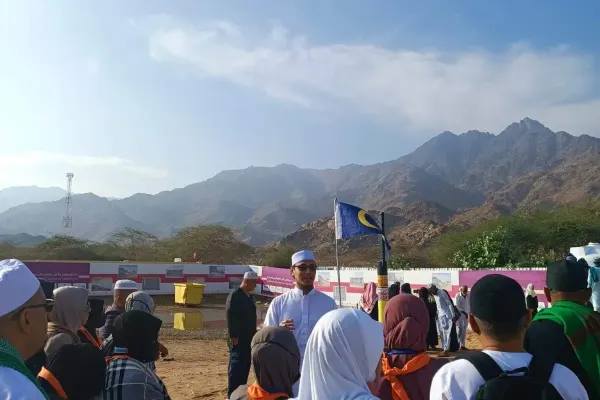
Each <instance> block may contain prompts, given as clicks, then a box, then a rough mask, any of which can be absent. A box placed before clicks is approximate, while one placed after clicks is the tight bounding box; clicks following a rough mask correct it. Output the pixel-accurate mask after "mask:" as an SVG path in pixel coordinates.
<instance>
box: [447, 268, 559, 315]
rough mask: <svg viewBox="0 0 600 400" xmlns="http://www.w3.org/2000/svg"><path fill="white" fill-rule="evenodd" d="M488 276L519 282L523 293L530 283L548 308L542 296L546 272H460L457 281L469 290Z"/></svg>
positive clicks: (541, 301)
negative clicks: (503, 277) (501, 276)
mask: <svg viewBox="0 0 600 400" xmlns="http://www.w3.org/2000/svg"><path fill="white" fill-rule="evenodd" d="M489 274H500V275H504V276H508V277H509V278H512V279H514V280H515V281H517V282H519V284H520V285H521V287H522V288H523V291H525V288H527V285H528V284H530V283H532V284H533V287H534V288H535V291H536V293H537V295H538V300H539V302H540V303H544V305H545V306H546V307H547V306H548V301H547V299H546V295H545V294H544V292H543V290H544V286H545V285H546V271H543V270H542V271H494V270H481V271H460V272H459V273H458V280H459V282H460V285H461V286H463V285H467V286H469V288H471V287H472V286H473V284H474V283H475V282H477V281H478V280H479V279H481V278H482V277H484V276H485V275H489Z"/></svg>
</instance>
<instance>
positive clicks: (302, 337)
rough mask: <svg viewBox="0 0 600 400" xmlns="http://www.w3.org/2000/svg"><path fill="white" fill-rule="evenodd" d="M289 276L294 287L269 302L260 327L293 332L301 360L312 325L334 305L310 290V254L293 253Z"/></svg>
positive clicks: (314, 266) (314, 272) (312, 262)
mask: <svg viewBox="0 0 600 400" xmlns="http://www.w3.org/2000/svg"><path fill="white" fill-rule="evenodd" d="M290 273H291V274H292V277H293V278H294V284H295V286H296V287H295V288H294V289H292V290H290V291H289V292H287V293H284V294H282V295H281V296H278V297H276V298H274V299H273V301H272V302H271V305H269V310H268V311H267V315H266V317H265V323H264V326H282V327H284V328H287V329H289V330H290V331H292V332H294V336H295V337H296V341H297V342H298V347H299V348H300V357H301V360H302V359H303V358H304V350H305V349H306V343H307V342H308V337H309V336H310V334H311V332H312V330H313V328H314V327H315V324H316V323H317V321H319V319H320V318H321V317H322V316H323V315H325V314H327V313H328V312H329V311H331V310H334V309H335V308H336V305H335V300H334V299H333V298H332V297H329V296H328V295H326V294H324V293H321V292H319V291H318V290H317V289H315V288H314V284H315V277H316V275H317V263H316V261H315V255H314V254H313V252H312V251H308V250H302V251H299V252H297V253H295V254H294V255H293V256H292V267H291V268H290ZM297 387H298V382H296V384H295V385H294V393H297Z"/></svg>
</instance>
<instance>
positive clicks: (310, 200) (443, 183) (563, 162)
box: [0, 118, 600, 248]
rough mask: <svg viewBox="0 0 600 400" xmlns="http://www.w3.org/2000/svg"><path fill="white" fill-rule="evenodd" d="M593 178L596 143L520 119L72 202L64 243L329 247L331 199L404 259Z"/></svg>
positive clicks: (33, 216) (544, 203)
mask: <svg viewBox="0 0 600 400" xmlns="http://www.w3.org/2000/svg"><path fill="white" fill-rule="evenodd" d="M599 169H600V139H598V138H594V137H591V136H586V135H582V136H578V137H575V136H572V135H570V134H568V133H566V132H556V133H555V132H552V131H551V130H550V129H548V128H546V127H545V126H543V125H542V124H541V123H539V122H537V121H534V120H531V119H528V118H526V119H524V120H522V121H520V122H518V123H513V124H511V125H509V126H508V127H507V128H506V129H505V130H504V131H503V132H501V133H499V134H498V135H494V134H491V133H486V132H479V131H469V132H466V133H463V134H460V135H455V134H453V133H451V132H443V133H441V134H440V135H438V136H436V137H435V138H433V139H431V140H430V141H428V142H427V143H425V144H424V145H423V146H421V147H419V148H418V149H417V150H415V151H414V152H413V153H411V154H408V155H406V156H403V157H401V158H399V159H397V160H394V161H389V162H385V163H380V164H375V165H368V166H360V165H348V166H344V167H341V168H338V169H328V170H313V169H301V168H297V167H295V166H293V165H279V166H276V167H272V168H265V167H251V168H247V169H244V170H236V171H224V172H222V173H220V174H218V175H216V176H215V177H213V178H211V179H209V180H207V181H204V182H200V183H195V184H192V185H189V186H186V187H184V188H181V189H175V190H172V191H167V192H162V193H159V194H157V195H154V196H151V195H147V194H136V195H134V196H131V197H128V198H125V199H119V200H110V201H109V200H108V199H105V198H101V197H98V196H95V195H93V194H86V195H78V196H75V197H74V199H73V221H74V223H73V234H74V235H76V236H80V237H84V238H87V239H92V240H103V239H105V238H106V237H108V236H109V235H110V234H111V233H113V232H115V231H118V230H120V229H121V228H123V227H125V226H129V227H133V228H137V229H141V230H144V231H148V232H151V233H153V234H156V235H158V236H160V237H164V236H168V235H172V234H173V233H175V232H177V231H178V230H180V229H181V228H183V227H186V226H190V225H199V224H202V225H206V224H222V225H225V226H229V227H233V228H236V229H237V232H238V235H239V236H240V237H241V238H242V239H244V240H245V241H247V242H248V243H250V244H253V245H262V244H265V243H269V242H276V241H279V240H282V241H283V243H289V244H293V245H294V246H307V247H313V248H314V247H323V246H325V247H327V246H328V245H329V244H332V243H333V228H332V227H331V226H330V225H331V221H330V217H331V215H332V214H333V199H334V198H336V197H337V198H338V199H339V200H340V201H345V202H348V203H352V204H357V205H360V206H362V207H363V208H366V209H370V210H383V211H385V212H386V213H387V214H388V215H390V217H389V220H390V222H389V223H388V228H389V230H390V240H393V241H394V242H395V243H396V244H395V245H396V246H409V247H410V246H415V245H418V244H423V243H426V242H427V241H428V240H430V239H431V238H433V237H435V236H436V235H438V234H439V233H440V232H443V231H444V230H445V229H448V228H456V227H461V226H468V225H470V224H473V223H475V222H477V221H480V220H483V219H486V218H492V217H494V216H497V215H502V214H505V213H510V212H513V211H514V210H517V209H519V208H523V207H550V206H552V205H554V204H559V203H570V202H579V201H582V200H583V199H585V198H589V197H596V196H598V194H599V193H600V182H599V179H600V178H598V177H599V174H598V172H600V171H598V170H599ZM63 210H64V204H63V202H62V201H60V200H59V201H54V202H46V203H39V204H24V205H21V206H17V207H14V208H12V209H10V210H8V211H5V212H4V213H2V214H0V234H1V233H5V234H15V233H28V234H31V235H45V236H47V235H49V234H52V233H53V232H54V231H56V230H59V229H60V221H61V217H62V213H63ZM392 216H394V217H392ZM392 219H393V220H394V222H393V223H392V222H391V221H392ZM369 240H371V239H368V238H367V239H361V240H357V241H355V242H352V243H350V244H348V246H350V247H353V246H354V247H356V246H358V248H360V246H362V245H363V244H368V243H369ZM344 246H346V244H345V245H344Z"/></svg>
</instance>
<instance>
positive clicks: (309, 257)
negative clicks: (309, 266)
mask: <svg viewBox="0 0 600 400" xmlns="http://www.w3.org/2000/svg"><path fill="white" fill-rule="evenodd" d="M302 261H315V253H313V252H312V251H310V250H300V251H299V252H297V253H294V255H293V256H292V265H296V264H298V263H299V262H302Z"/></svg>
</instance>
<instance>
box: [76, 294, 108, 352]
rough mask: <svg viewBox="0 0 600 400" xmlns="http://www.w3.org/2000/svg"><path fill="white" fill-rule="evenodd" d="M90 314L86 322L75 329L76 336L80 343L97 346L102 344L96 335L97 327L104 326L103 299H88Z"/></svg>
mask: <svg viewBox="0 0 600 400" xmlns="http://www.w3.org/2000/svg"><path fill="white" fill-rule="evenodd" d="M88 302H89V303H90V316H89V317H88V320H87V322H86V323H85V325H83V326H82V327H81V328H79V330H78V331H77V336H79V340H80V341H81V343H89V344H91V345H93V346H95V347H97V348H100V346H101V345H102V339H100V337H99V336H98V329H100V328H102V327H103V326H104V323H105V322H106V317H105V316H104V300H103V299H89V300H88Z"/></svg>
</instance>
